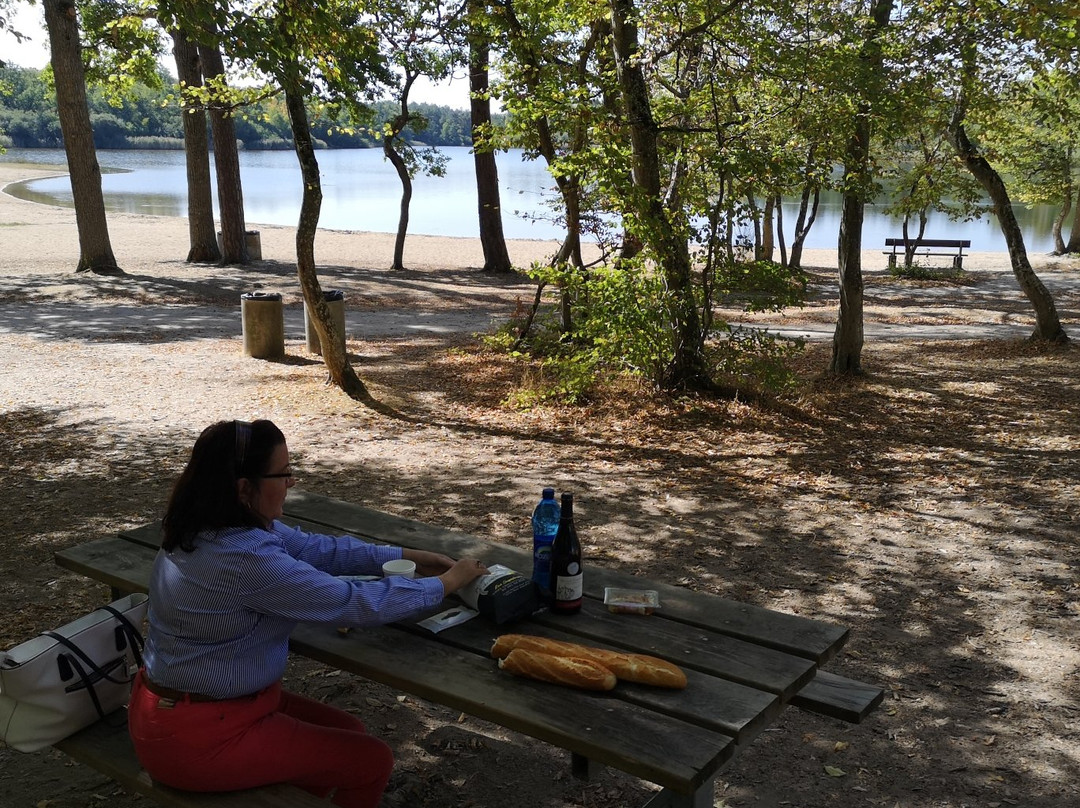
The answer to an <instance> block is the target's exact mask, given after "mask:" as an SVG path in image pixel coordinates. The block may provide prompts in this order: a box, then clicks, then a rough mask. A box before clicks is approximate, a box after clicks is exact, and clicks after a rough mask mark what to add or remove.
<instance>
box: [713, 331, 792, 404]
mask: <svg viewBox="0 0 1080 808" xmlns="http://www.w3.org/2000/svg"><path fill="white" fill-rule="evenodd" d="M720 331H721V332H723V333H724V334H725V335H726V336H725V338H721V339H716V340H712V341H711V342H710V343H709V345H708V347H707V349H706V356H707V358H708V360H709V365H710V367H712V368H713V369H714V373H715V377H716V379H717V380H721V381H726V382H727V383H728V384H730V385H731V386H733V387H736V388H739V389H744V390H767V391H769V392H773V393H776V392H784V391H787V390H792V389H794V388H795V386H796V385H797V383H798V379H797V378H796V376H795V374H794V373H793V372H792V371H791V367H790V361H791V360H792V359H794V358H795V357H797V356H798V355H799V354H801V353H802V351H803V349H804V348H805V347H806V342H805V340H801V339H788V338H786V337H778V336H776V335H775V334H770V333H768V332H767V331H763V330H761V329H757V328H745V327H732V326H729V325H728V324H726V323H725V324H723V325H722V326H721V328H720Z"/></svg>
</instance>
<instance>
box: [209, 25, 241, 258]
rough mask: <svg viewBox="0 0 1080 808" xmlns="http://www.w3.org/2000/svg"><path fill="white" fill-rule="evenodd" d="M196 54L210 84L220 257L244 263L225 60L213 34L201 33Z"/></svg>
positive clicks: (237, 166) (237, 165)
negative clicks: (219, 226) (219, 222)
mask: <svg viewBox="0 0 1080 808" xmlns="http://www.w3.org/2000/svg"><path fill="white" fill-rule="evenodd" d="M200 37H201V39H200V41H199V58H200V60H201V62H202V68H203V76H204V77H205V79H206V83H207V84H208V85H210V86H211V88H212V90H211V97H212V98H213V99H214V100H213V101H211V105H210V131H211V133H212V134H213V138H214V170H215V172H216V173H217V190H218V212H219V215H220V217H221V252H222V257H221V260H222V262H223V263H226V264H246V263H248V262H249V261H250V260H251V259H250V256H249V255H248V248H247V226H246V225H245V223H244V189H243V184H242V183H241V180H240V155H239V153H238V152H237V149H236V125H235V124H234V122H233V118H232V115H233V109H232V106H231V104H230V103H229V101H228V100H227V99H228V98H229V94H228V79H227V77H226V75H225V60H224V59H223V58H222V55H221V44H220V41H219V38H218V36H217V35H216V34H213V33H210V32H206V33H203V34H200Z"/></svg>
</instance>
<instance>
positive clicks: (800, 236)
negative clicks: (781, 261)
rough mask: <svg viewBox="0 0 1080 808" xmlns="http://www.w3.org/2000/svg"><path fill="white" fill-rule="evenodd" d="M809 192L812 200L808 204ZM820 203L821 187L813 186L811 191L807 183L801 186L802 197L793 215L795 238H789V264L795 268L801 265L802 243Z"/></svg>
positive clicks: (808, 233) (804, 241) (812, 223)
mask: <svg viewBox="0 0 1080 808" xmlns="http://www.w3.org/2000/svg"><path fill="white" fill-rule="evenodd" d="M811 193H812V194H813V198H814V202H813V204H810V197H811ZM820 205H821V188H819V187H814V188H813V191H811V188H810V185H809V183H808V184H807V185H806V186H804V187H803V192H802V199H801V200H800V202H799V215H798V216H796V217H795V238H793V239H792V240H791V260H790V262H789V266H792V267H795V268H796V269H798V268H801V267H802V253H803V245H805V244H806V237H807V236H809V235H810V228H811V227H813V226H814V220H815V219H817V213H818V208H819V207H820Z"/></svg>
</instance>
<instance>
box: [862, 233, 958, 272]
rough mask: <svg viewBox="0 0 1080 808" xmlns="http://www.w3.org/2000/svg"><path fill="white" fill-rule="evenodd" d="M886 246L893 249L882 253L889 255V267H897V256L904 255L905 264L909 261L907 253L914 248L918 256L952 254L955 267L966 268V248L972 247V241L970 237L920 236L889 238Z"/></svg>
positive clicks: (915, 255) (886, 240)
mask: <svg viewBox="0 0 1080 808" xmlns="http://www.w3.org/2000/svg"><path fill="white" fill-rule="evenodd" d="M885 246H886V247H891V248H892V249H891V250H885V251H884V252H883V253H882V254H883V255H887V256H889V269H895V268H896V256H897V255H901V256H904V258H905V260H904V264H905V265H906V264H907V263H908V261H907V255H908V248H909V247H910V248H911V249H912V250H913V253H912V255H913V256H914V257H918V256H920V255H945V256H952V267H953V269H963V268H964V249H965V248H969V247H971V241H970V240H969V239H950V238H919V239H903V238H887V239H885Z"/></svg>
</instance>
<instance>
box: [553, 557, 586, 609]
mask: <svg viewBox="0 0 1080 808" xmlns="http://www.w3.org/2000/svg"><path fill="white" fill-rule="evenodd" d="M570 566H571V567H573V568H574V569H580V567H578V565H577V564H571V565H570ZM583 583H584V576H583V575H582V574H581V573H580V572H579V573H578V574H577V575H569V576H567V575H560V576H558V577H557V578H556V579H555V600H581V592H582V589H583V586H582V584H583Z"/></svg>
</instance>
